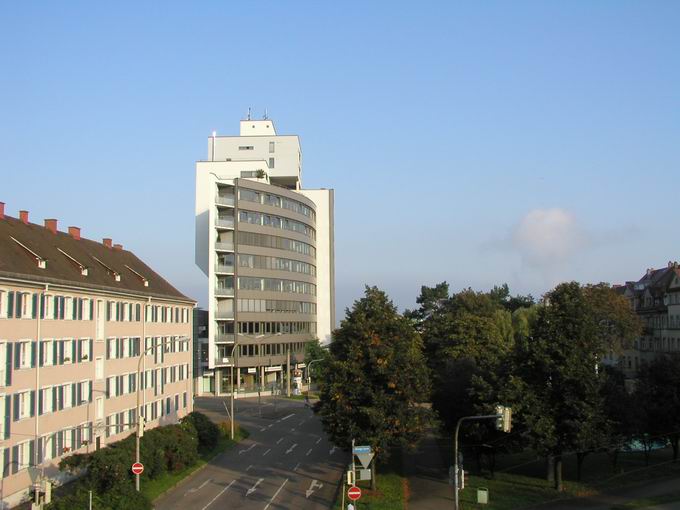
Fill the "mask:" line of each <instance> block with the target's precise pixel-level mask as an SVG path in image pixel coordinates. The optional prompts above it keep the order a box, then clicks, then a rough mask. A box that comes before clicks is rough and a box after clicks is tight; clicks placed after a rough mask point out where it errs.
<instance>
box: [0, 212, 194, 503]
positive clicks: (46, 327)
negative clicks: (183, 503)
mask: <svg viewBox="0 0 680 510" xmlns="http://www.w3.org/2000/svg"><path fill="white" fill-rule="evenodd" d="M73 228H75V227H73ZM3 229H5V230H6V231H3ZM74 233H75V234H77V235H74ZM79 234H80V232H79V229H78V232H70V234H65V233H61V232H57V231H56V222H55V224H52V223H51V222H46V228H44V227H41V226H37V225H33V224H30V223H27V221H26V222H24V221H19V220H16V219H13V218H10V217H7V216H4V215H1V216H0V475H2V483H1V484H0V491H1V494H0V499H1V500H2V502H4V503H5V504H8V505H10V506H13V505H14V504H16V503H18V502H19V501H20V500H21V499H22V498H23V497H25V496H26V494H27V491H28V489H29V488H30V486H31V479H30V476H29V469H28V468H29V466H38V467H40V468H44V472H45V475H46V476H47V477H48V478H51V479H53V480H56V481H58V482H60V481H63V480H64V479H65V478H64V475H63V474H61V473H60V472H59V471H58V469H57V465H58V463H59V460H60V459H61V458H63V457H64V456H66V455H70V454H72V453H74V452H78V453H85V452H89V451H94V450H95V449H97V448H102V447H104V446H105V445H106V444H108V443H112V442H115V441H118V440H120V439H123V438H125V437H127V436H128V435H130V434H133V433H134V430H135V426H136V421H137V419H136V418H137V417H136V401H137V393H138V391H139V399H140V412H141V414H142V416H144V417H145V422H146V428H151V427H155V426H158V425H164V424H169V423H175V422H176V421H177V420H178V419H179V418H181V417H183V416H185V415H186V414H187V413H189V412H191V410H192V400H193V396H192V384H191V381H192V375H191V369H192V367H191V363H192V354H191V351H192V349H191V335H192V317H193V314H192V309H193V307H194V305H195V302H194V301H192V300H191V299H189V298H187V297H185V296H183V295H182V294H181V293H179V292H178V291H176V289H174V288H173V287H172V286H170V284H168V283H167V282H166V281H165V280H163V279H162V278H161V277H159V276H158V275H157V274H156V273H154V272H153V271H152V270H151V269H150V268H149V267H148V266H146V265H144V264H143V262H141V261H140V260H139V259H137V258H136V257H135V256H134V255H133V254H131V253H130V252H128V251H123V250H122V247H120V248H116V247H109V246H107V245H105V244H103V243H96V242H93V241H90V240H86V239H81V238H80V235H79ZM8 239H9V241H8ZM81 243H82V244H81ZM13 250H14V251H13ZM62 259H63V260H62ZM59 264H61V265H59ZM85 266H87V267H85ZM24 268H30V269H24ZM71 270H72V271H73V275H71V274H70V272H69V271H71ZM109 280H110V283H109ZM102 283H104V284H102ZM138 367H139V375H138ZM133 461H134V459H130V463H131V464H132V462H133Z"/></svg>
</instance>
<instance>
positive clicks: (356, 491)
mask: <svg viewBox="0 0 680 510" xmlns="http://www.w3.org/2000/svg"><path fill="white" fill-rule="evenodd" d="M347 497H348V498H349V499H351V500H352V501H356V500H357V499H359V498H360V497H361V489H360V488H359V487H354V486H352V487H350V488H349V490H348V491H347Z"/></svg>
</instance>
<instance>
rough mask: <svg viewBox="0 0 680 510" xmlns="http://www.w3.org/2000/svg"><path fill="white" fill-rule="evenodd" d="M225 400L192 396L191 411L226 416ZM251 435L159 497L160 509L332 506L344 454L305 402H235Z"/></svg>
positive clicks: (268, 509) (267, 509)
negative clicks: (332, 442) (193, 408)
mask: <svg viewBox="0 0 680 510" xmlns="http://www.w3.org/2000/svg"><path fill="white" fill-rule="evenodd" d="M224 403H226V404H227V405H229V400H228V399H222V398H197V399H196V402H195V409H196V410H197V411H201V412H205V413H206V414H208V415H209V416H211V417H214V418H218V419H219V420H222V421H223V420H225V419H226V417H227V414H226V411H225V409H224ZM235 406H236V412H235V414H236V421H237V422H238V423H240V424H241V425H242V426H243V427H244V428H246V429H248V431H249V432H250V437H249V438H248V439H245V440H244V441H242V442H241V443H239V444H238V445H237V446H236V447H235V448H232V449H230V450H228V451H227V452H225V453H223V454H221V455H220V456H218V457H217V458H216V459H214V460H213V461H212V462H211V463H210V464H209V465H208V466H206V467H205V468H204V469H202V470H201V471H200V472H199V473H198V474H196V475H194V476H192V477H190V478H189V479H188V480H186V481H184V482H182V483H180V485H178V486H177V487H176V488H175V489H173V490H171V491H170V492H168V493H166V494H165V495H164V496H163V497H161V498H160V499H159V500H158V501H157V503H156V505H155V507H156V508H157V509H159V510H218V509H220V510H223V509H229V510H231V509H247V510H281V509H295V510H297V509H309V510H320V509H328V508H330V507H331V505H332V503H333V500H334V498H335V494H336V491H337V490H338V484H339V483H340V482H341V478H342V474H343V471H344V469H345V467H346V466H347V463H348V461H349V453H347V452H343V451H342V450H340V449H339V448H336V447H334V445H333V444H331V443H330V442H329V440H328V439H327V437H326V435H325V434H324V433H323V430H322V428H321V421H320V420H319V418H317V417H316V416H315V415H314V413H312V411H311V410H310V409H309V408H306V407H305V406H304V402H302V401H296V400H288V399H281V398H271V397H267V398H262V401H261V404H258V399H257V398H255V399H243V400H237V401H235Z"/></svg>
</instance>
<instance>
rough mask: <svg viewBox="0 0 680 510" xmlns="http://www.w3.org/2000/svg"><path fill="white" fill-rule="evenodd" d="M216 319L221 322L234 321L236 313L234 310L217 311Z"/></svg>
mask: <svg viewBox="0 0 680 510" xmlns="http://www.w3.org/2000/svg"><path fill="white" fill-rule="evenodd" d="M215 319H217V320H218V321H219V320H222V321H224V320H227V321H228V320H234V311H233V310H216V311H215Z"/></svg>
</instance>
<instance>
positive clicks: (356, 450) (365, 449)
mask: <svg viewBox="0 0 680 510" xmlns="http://www.w3.org/2000/svg"><path fill="white" fill-rule="evenodd" d="M353 453H354V454H357V455H358V454H360V453H371V447H370V446H355V447H354V450H353Z"/></svg>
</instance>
